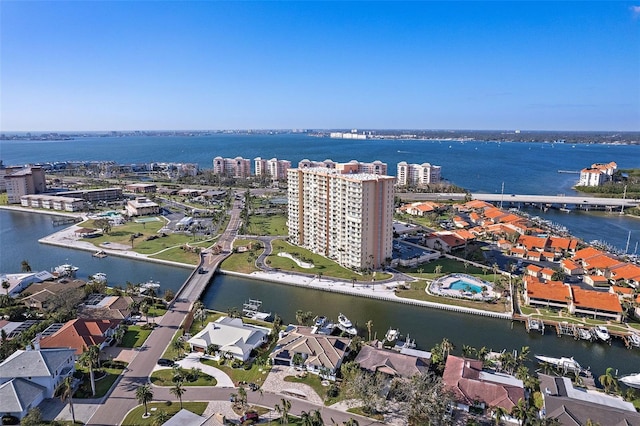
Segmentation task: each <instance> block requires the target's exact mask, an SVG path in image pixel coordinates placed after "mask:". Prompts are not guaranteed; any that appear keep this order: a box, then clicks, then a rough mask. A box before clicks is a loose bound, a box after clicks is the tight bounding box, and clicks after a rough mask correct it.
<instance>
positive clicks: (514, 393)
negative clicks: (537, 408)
mask: <svg viewBox="0 0 640 426" xmlns="http://www.w3.org/2000/svg"><path fill="white" fill-rule="evenodd" d="M442 380H443V382H444V384H445V386H446V388H447V389H448V390H450V391H452V392H453V394H454V398H455V401H456V403H457V407H458V409H462V410H464V411H469V408H471V407H475V408H480V409H483V410H484V409H487V408H494V407H501V408H503V409H505V410H506V412H507V413H510V412H511V410H512V409H513V407H514V406H515V405H516V404H517V403H518V401H519V400H520V399H524V384H523V383H522V380H518V379H516V378H515V377H513V376H511V375H508V374H503V373H496V372H492V371H485V370H483V369H482V361H480V360H476V359H467V358H461V357H457V356H453V355H449V356H448V357H447V362H446V364H445V368H444V373H443V375H442Z"/></svg>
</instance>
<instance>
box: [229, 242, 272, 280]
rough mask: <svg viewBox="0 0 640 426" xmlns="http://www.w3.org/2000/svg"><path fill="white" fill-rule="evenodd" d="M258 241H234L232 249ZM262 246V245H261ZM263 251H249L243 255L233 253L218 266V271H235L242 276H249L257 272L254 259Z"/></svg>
mask: <svg viewBox="0 0 640 426" xmlns="http://www.w3.org/2000/svg"><path fill="white" fill-rule="evenodd" d="M257 242H258V240H241V239H238V240H235V241H234V242H233V246H234V247H246V246H248V245H249V244H252V243H257ZM261 244H262V243H261ZM263 251H264V249H263V248H262V249H259V250H249V251H246V252H244V253H233V254H232V255H231V256H229V257H227V258H226V259H225V260H224V261H223V262H222V264H221V265H220V269H223V270H227V271H235V272H240V273H243V274H250V273H252V272H255V271H259V269H258V268H256V258H257V257H258V256H259V255H260V254H261V253H262V252H263Z"/></svg>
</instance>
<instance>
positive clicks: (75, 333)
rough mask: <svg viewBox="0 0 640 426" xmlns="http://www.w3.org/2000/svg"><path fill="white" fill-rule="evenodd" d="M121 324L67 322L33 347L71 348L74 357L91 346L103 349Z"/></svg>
mask: <svg viewBox="0 0 640 426" xmlns="http://www.w3.org/2000/svg"><path fill="white" fill-rule="evenodd" d="M121 322H122V321H121V320H85V319H80V318H78V319H74V320H71V321H67V322H66V323H65V324H64V325H63V326H62V327H60V328H59V329H58V330H57V331H56V332H55V333H53V334H51V335H50V336H46V337H42V338H41V339H39V340H38V341H36V342H35V345H36V347H38V346H39V347H40V348H41V349H48V348H72V349H73V350H74V351H75V354H76V355H80V354H82V353H83V352H84V351H86V350H87V348H88V347H90V346H93V345H97V346H99V347H100V349H103V348H104V347H105V346H107V345H108V344H109V343H110V342H111V336H113V334H114V333H115V331H116V329H117V328H118V326H119V325H120V323H121ZM45 332H46V330H45Z"/></svg>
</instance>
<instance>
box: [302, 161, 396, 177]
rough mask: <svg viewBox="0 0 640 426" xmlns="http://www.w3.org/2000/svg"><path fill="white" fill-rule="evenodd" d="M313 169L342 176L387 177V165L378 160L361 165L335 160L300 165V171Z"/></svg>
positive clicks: (307, 162) (355, 162) (305, 162)
mask: <svg viewBox="0 0 640 426" xmlns="http://www.w3.org/2000/svg"><path fill="white" fill-rule="evenodd" d="M311 167H326V168H327V169H336V170H338V171H339V172H340V173H341V174H348V173H370V174H374V175H386V174H387V163H383V162H382V161H380V160H376V161H374V162H372V163H361V162H359V161H357V160H351V161H349V162H348V163H337V162H335V161H333V160H324V161H311V160H307V159H304V160H301V161H300V162H299V163H298V168H299V169H308V168H311Z"/></svg>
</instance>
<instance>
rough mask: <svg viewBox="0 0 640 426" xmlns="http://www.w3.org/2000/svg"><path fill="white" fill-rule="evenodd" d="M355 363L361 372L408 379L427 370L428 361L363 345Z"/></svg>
mask: <svg viewBox="0 0 640 426" xmlns="http://www.w3.org/2000/svg"><path fill="white" fill-rule="evenodd" d="M355 361H356V362H357V363H358V365H360V368H362V369H363V370H367V371H370V372H372V373H377V372H380V373H383V374H385V375H387V376H390V377H403V378H410V377H412V376H415V375H416V374H422V373H424V372H425V371H427V370H428V369H429V364H430V362H429V360H428V359H425V358H420V357H416V356H411V355H406V354H402V353H400V352H396V351H392V350H389V349H384V348H380V347H376V346H374V345H364V346H362V349H360V352H359V353H358V356H357V357H356V359H355Z"/></svg>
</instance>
